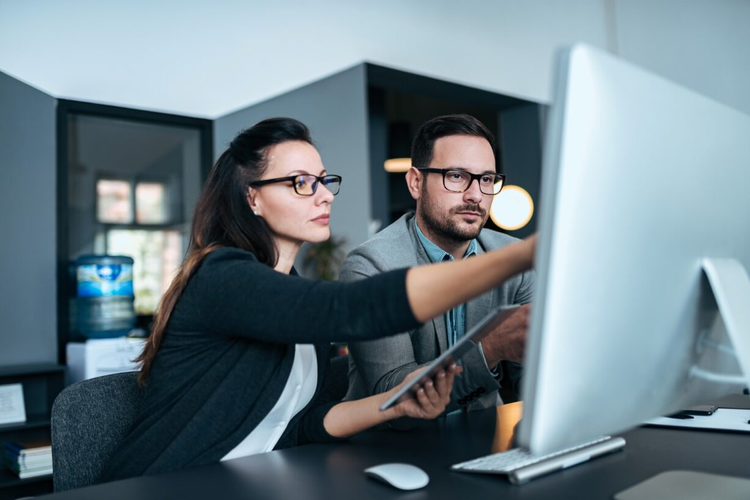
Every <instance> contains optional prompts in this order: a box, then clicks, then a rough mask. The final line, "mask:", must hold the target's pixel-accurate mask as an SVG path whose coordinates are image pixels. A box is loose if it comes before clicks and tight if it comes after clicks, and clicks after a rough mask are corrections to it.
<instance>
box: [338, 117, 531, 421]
mask: <svg viewBox="0 0 750 500" xmlns="http://www.w3.org/2000/svg"><path fill="white" fill-rule="evenodd" d="M493 149H494V138H493V137H492V134H491V133H490V132H489V130H487V128H486V127H485V126H484V125H483V124H482V123H481V122H480V121H479V120H477V119H476V118H474V117H471V116H468V115H448V116H441V117H438V118H434V119H432V120H430V121H428V122H426V123H425V124H424V125H422V126H421V127H420V128H419V130H418V131H417V134H416V137H415V138H414V143H413V144H412V167H411V169H410V170H409V172H408V173H407V174H406V183H407V185H408V187H409V192H410V193H411V195H412V197H413V198H414V199H415V200H416V201H417V211H416V214H407V215H404V216H403V217H401V218H400V219H399V220H397V221H396V222H394V223H393V224H391V225H390V226H388V227H387V228H385V229H384V230H383V231H381V232H380V233H378V234H377V235H375V236H374V237H372V238H371V239H370V240H368V241H367V242H365V243H364V244H362V245H360V246H359V247H357V248H355V249H354V250H353V251H352V252H351V253H350V254H349V256H348V257H347V259H346V260H345V261H344V264H343V266H342V269H341V273H340V279H341V280H342V281H353V280H357V279H362V278H366V277H369V276H373V275H375V274H378V273H381V272H385V271H388V270H391V269H397V268H403V267H412V266H417V265H421V264H428V263H431V262H441V261H445V260H453V259H463V258H468V257H471V256H472V255H475V254H481V253H484V252H487V251H489V250H493V249H495V248H498V247H501V246H504V245H507V244H509V243H511V242H512V241H515V238H512V237H510V236H507V235H505V234H502V233H499V232H495V231H491V230H488V229H482V228H483V227H484V223H485V222H486V221H487V216H488V214H489V209H490V206H491V204H492V200H493V197H494V194H496V192H497V187H496V186H497V185H498V184H497V183H498V182H502V180H503V176H501V175H498V174H496V171H495V155H494V151H493ZM533 282H534V275H533V273H528V272H527V273H524V274H522V275H518V276H515V277H514V278H512V279H511V280H509V281H507V282H506V283H504V284H503V285H502V286H501V287H499V288H497V289H496V290H494V291H493V292H491V293H487V294H485V295H483V296H480V297H479V298H477V299H474V300H472V301H470V302H468V303H466V304H464V305H462V306H459V307H457V308H456V309H453V310H452V311H450V312H448V313H446V314H445V315H444V316H442V317H438V318H434V319H433V320H431V321H427V322H426V323H425V324H424V325H422V326H421V327H420V328H418V329H416V330H414V331H410V332H404V333H401V334H398V335H395V336H392V337H386V338H383V339H378V340H373V341H366V342H357V343H353V344H351V345H350V346H349V351H350V362H349V366H350V368H349V392H348V393H347V396H346V399H358V398H362V397H365V396H370V395H372V394H378V393H382V392H385V391H388V390H389V389H392V388H393V387H395V386H396V385H398V384H399V383H400V382H401V381H402V380H403V379H404V377H405V376H406V375H407V374H409V373H410V372H412V371H414V370H415V369H416V368H418V367H419V366H421V365H425V364H428V363H429V362H431V361H432V360H433V359H435V358H436V357H438V356H439V355H440V354H441V353H442V352H444V351H445V350H446V349H447V348H448V347H450V346H451V345H453V344H454V343H455V342H456V341H457V340H458V339H459V338H460V337H461V336H462V335H463V334H464V333H465V332H467V331H468V330H470V329H471V328H472V327H473V326H474V325H475V324H477V323H478V322H479V321H480V320H481V319H482V318H483V317H485V315H487V314H488V313H490V312H491V311H495V310H497V309H498V308H499V307H500V306H505V305H510V304H527V303H528V302H530V301H531V294H532V288H533ZM528 307H529V306H528V305H526V306H522V307H521V308H520V309H519V310H518V311H517V312H516V313H515V314H513V315H512V316H511V317H510V318H508V319H507V320H506V321H505V322H504V323H503V324H502V325H501V326H500V327H499V328H498V330H497V331H495V332H492V333H491V334H490V335H489V336H488V337H486V338H485V339H484V340H483V341H482V342H481V343H480V344H477V345H476V346H475V347H474V348H473V350H472V352H470V353H469V354H467V355H465V356H464V357H463V358H462V360H461V361H460V364H461V365H462V366H463V369H464V372H463V374H462V375H461V376H460V377H458V378H457V379H456V381H455V383H454V386H453V393H452V395H451V404H450V405H449V406H448V408H447V410H446V411H447V412H451V411H454V410H457V409H462V408H464V409H467V410H473V409H482V408H488V407H493V406H496V405H498V404H502V402H503V401H502V399H501V397H500V393H499V389H501V387H502V394H503V395H504V396H506V397H508V396H509V397H511V398H513V399H515V397H516V396H515V395H516V394H517V391H518V380H519V378H520V365H519V364H518V363H519V362H520V361H522V360H523V353H524V346H525V341H526V329H527V326H528V316H529V309H528ZM501 362H503V363H502V364H501ZM407 425H408V424H406V423H402V426H404V427H405V426H407Z"/></svg>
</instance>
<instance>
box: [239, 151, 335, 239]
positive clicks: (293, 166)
mask: <svg viewBox="0 0 750 500" xmlns="http://www.w3.org/2000/svg"><path fill="white" fill-rule="evenodd" d="M266 159H267V162H268V167H267V168H266V172H265V173H264V174H263V176H262V177H261V179H260V180H267V179H276V178H279V177H289V176H293V175H298V174H312V175H317V176H321V175H325V174H326V169H325V167H323V162H322V160H321V159H320V155H319V154H318V151H317V150H316V149H315V148H314V147H313V146H312V145H310V144H308V143H306V142H303V141H288V142H282V143H281V144H276V145H275V146H271V147H270V148H269V149H268V151H267V152H266ZM332 201H333V194H331V192H330V191H329V190H328V189H327V188H326V187H325V186H324V185H323V183H318V189H317V191H315V194H313V195H312V196H302V195H299V194H297V193H296V192H295V190H294V188H293V186H292V181H289V182H280V183H276V184H267V185H265V186H261V187H256V188H249V192H248V203H250V208H251V209H253V210H254V211H255V212H257V214H258V216H260V217H263V218H264V219H265V221H266V222H267V223H268V225H269V226H270V227H271V230H272V231H273V232H274V233H275V236H276V238H277V239H278V240H281V241H288V242H291V243H301V242H306V241H307V242H310V243H318V242H321V241H325V240H327V239H328V238H329V237H330V235H331V230H330V228H329V219H330V213H331V202H332Z"/></svg>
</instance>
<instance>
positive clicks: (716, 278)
mask: <svg viewBox="0 0 750 500" xmlns="http://www.w3.org/2000/svg"><path fill="white" fill-rule="evenodd" d="M701 264H702V266H703V272H705V273H706V277H707V278H708V282H709V284H710V286H711V290H712V291H713V294H714V298H715V299H716V304H717V306H718V308H719V314H720V315H721V319H722V320H723V321H724V325H725V327H726V332H727V336H728V337H729V340H730V342H731V343H732V346H733V347H734V351H735V354H736V356H737V360H738V362H739V365H740V368H741V369H742V372H743V373H744V375H745V377H744V379H745V380H744V381H745V385H746V386H750V307H748V304H750V277H748V275H747V271H746V270H745V268H744V266H743V265H742V264H741V263H740V262H739V261H738V260H736V259H717V258H706V259H703V261H702V262H701Z"/></svg>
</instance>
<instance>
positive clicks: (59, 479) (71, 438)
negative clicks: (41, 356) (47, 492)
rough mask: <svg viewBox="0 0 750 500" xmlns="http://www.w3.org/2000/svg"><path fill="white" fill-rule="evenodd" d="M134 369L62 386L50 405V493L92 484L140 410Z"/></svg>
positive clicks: (140, 399)
mask: <svg viewBox="0 0 750 500" xmlns="http://www.w3.org/2000/svg"><path fill="white" fill-rule="evenodd" d="M142 400H143V391H142V390H141V388H140V386H139V385H138V373H137V372H129V373H115V374H113V375H106V376H104V377H97V378H92V379H89V380H84V381H81V382H77V383H75V384H73V385H71V386H70V387H67V388H65V390H63V391H62V392H61V393H60V394H59V395H58V396H57V398H56V399H55V402H54V404H53V405H52V474H53V480H54V487H55V491H65V490H70V489H73V488H81V487H84V486H89V485H92V484H94V483H95V482H96V481H97V480H98V478H99V477H100V476H101V473H102V472H103V470H104V467H106V465H107V462H108V461H109V458H110V457H111V456H112V453H114V452H115V450H116V449H117V447H118V445H119V444H120V441H122V439H123V438H124V437H125V435H126V433H127V432H128V431H129V430H130V427H131V425H132V423H133V421H134V420H135V418H136V416H137V415H138V413H139V412H140V409H141V403H142Z"/></svg>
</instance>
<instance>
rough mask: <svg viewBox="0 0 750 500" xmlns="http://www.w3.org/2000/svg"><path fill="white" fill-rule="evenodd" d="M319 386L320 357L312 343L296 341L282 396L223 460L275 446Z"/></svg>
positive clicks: (264, 450) (265, 450)
mask: <svg viewBox="0 0 750 500" xmlns="http://www.w3.org/2000/svg"><path fill="white" fill-rule="evenodd" d="M317 386H318V360H317V357H316V356H315V347H314V346H313V345H312V344H296V345H295V347H294V363H293V364H292V371H291V372H290V373H289V379H288V380H287V381H286V386H285V387H284V390H283V391H282V393H281V397H279V400H278V401H276V404H275V405H274V407H273V408H272V409H271V411H270V412H269V413H268V415H266V418H264V419H263V420H262V421H261V422H260V424H258V426H257V427H256V428H255V429H253V431H252V432H251V433H250V434H249V435H248V436H247V437H246V438H245V439H243V440H242V442H241V443H240V444H238V445H237V446H236V447H235V448H234V449H233V450H232V451H230V452H229V453H227V454H226V455H225V456H224V458H222V459H221V460H222V461H223V460H231V459H233V458H240V457H246V456H248V455H255V454H257V453H266V452H269V451H271V450H273V447H274V446H276V443H278V442H279V439H280V438H281V435H282V434H284V431H285V430H286V426H287V425H289V422H290V421H291V420H292V419H293V418H294V416H295V415H296V414H297V413H299V412H300V411H302V409H303V408H304V407H305V406H307V404H308V403H309V402H310V401H311V400H312V397H313V395H314V394H315V388H316V387H317Z"/></svg>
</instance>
